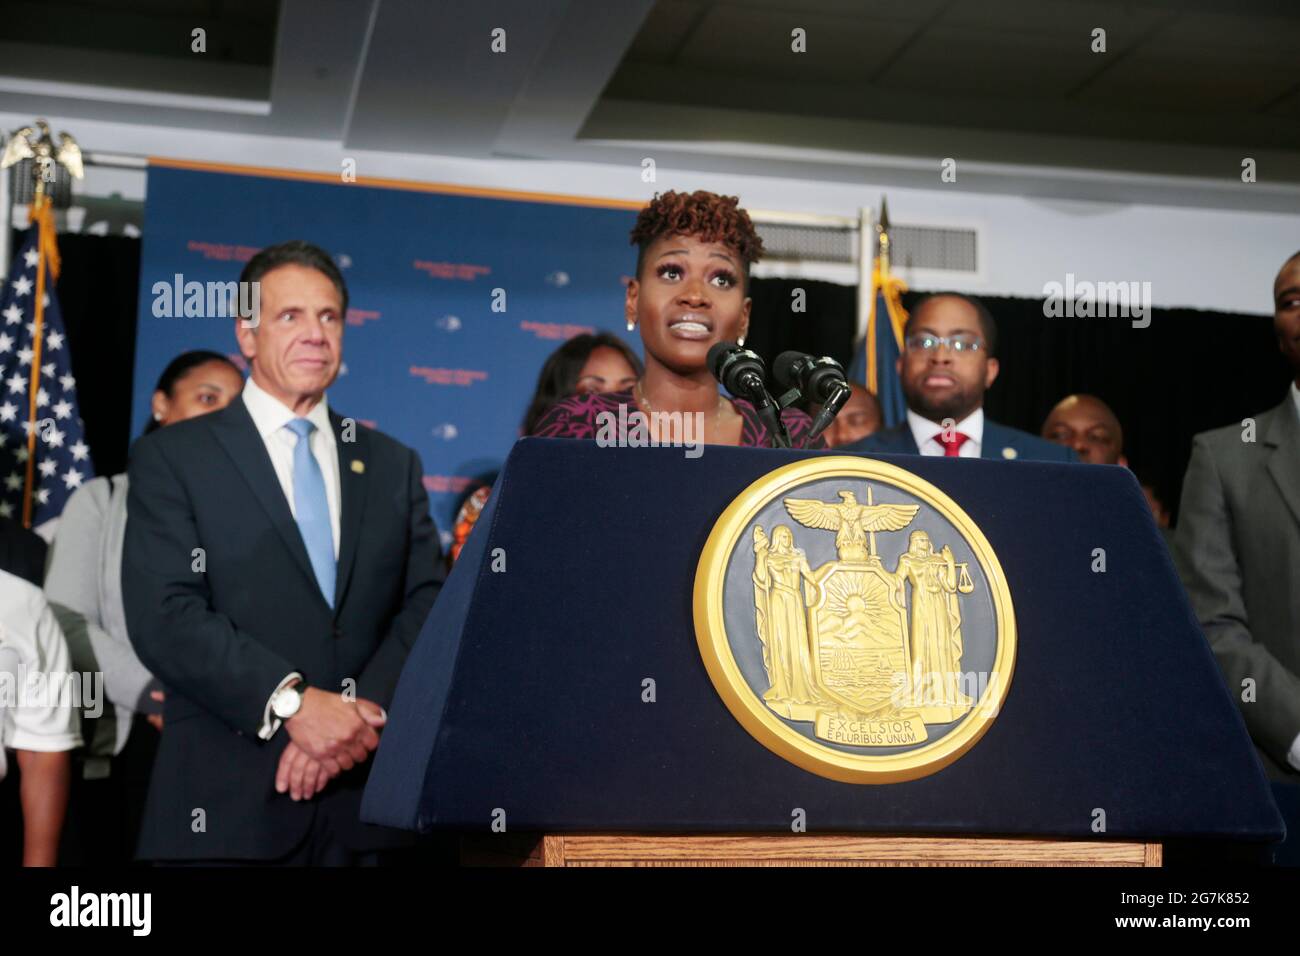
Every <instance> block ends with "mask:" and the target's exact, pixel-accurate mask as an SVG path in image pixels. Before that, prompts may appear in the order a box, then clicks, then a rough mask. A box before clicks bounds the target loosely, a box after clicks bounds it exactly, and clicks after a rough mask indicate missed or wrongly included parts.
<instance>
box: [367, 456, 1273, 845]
mask: <svg viewBox="0 0 1300 956" xmlns="http://www.w3.org/2000/svg"><path fill="white" fill-rule="evenodd" d="M816 454H825V453H821V452H798V451H776V450H767V449H745V448H722V447H712V446H710V447H708V448H707V449H706V450H705V452H704V454H703V455H702V457H700V458H698V459H694V460H692V459H687V458H685V457H684V455H683V453H682V451H681V450H680V449H671V448H642V449H613V448H600V447H598V446H597V445H596V444H595V443H594V442H578V441H568V440H554V439H525V440H523V441H520V442H519V443H518V444H517V445H516V446H515V448H514V450H513V451H512V452H511V455H510V457H509V459H508V461H507V462H506V465H505V467H504V469H503V471H502V472H501V475H500V478H499V480H498V482H497V486H496V488H495V490H494V492H493V495H492V498H491V500H490V502H489V504H488V507H487V509H486V511H485V512H484V514H483V515H482V516H481V518H480V520H479V523H478V525H477V527H476V528H475V530H474V532H473V534H472V535H471V536H470V538H469V541H468V542H467V544H466V547H465V549H464V551H463V553H462V556H461V558H460V560H459V562H458V563H457V564H456V566H455V569H454V570H453V572H452V573H451V575H450V576H449V578H448V580H447V584H446V586H445V587H444V589H443V591H442V594H441V596H440V597H439V599H438V602H437V604H436V606H435V607H434V609H433V611H432V613H431V615H430V617H429V620H428V621H427V622H426V624H425V627H424V630H423V632H422V633H421V635H420V637H419V640H418V642H417V644H416V646H415V647H414V649H413V650H412V652H411V654H410V656H409V658H408V661H407V663H406V668H405V670H404V672H403V674H402V678H401V682H400V684H399V686H398V689H397V694H396V698H395V700H394V702H393V706H392V708H391V710H390V716H389V722H388V726H387V728H386V729H385V730H384V733H383V738H382V742H381V745H380V747H379V750H378V751H377V753H376V756H375V765H374V767H373V770H372V772H371V775H370V780H369V784H368V786H367V789H366V794H365V800H364V803H363V806H362V816H363V818H364V819H366V820H368V821H370V822H373V823H379V824H384V825H387V826H392V827H401V828H406V829H414V830H419V831H426V832H427V831H433V830H444V831H447V830H450V831H460V832H462V833H469V834H482V835H484V836H485V837H491V836H492V835H493V834H496V833H499V832H500V831H501V830H503V829H504V830H505V832H507V833H516V834H517V833H540V834H552V835H559V836H561V837H563V836H564V835H570V836H575V837H576V835H578V834H596V835H603V836H604V837H606V838H612V837H611V835H615V836H616V835H619V834H623V835H633V834H637V835H641V836H642V837H645V836H653V835H659V836H667V835H684V834H691V835H697V836H699V835H705V836H712V837H714V838H721V837H723V836H724V835H725V836H726V837H727V838H733V837H734V838H742V837H745V836H750V835H760V834H766V835H770V839H775V840H780V841H785V843H787V844H789V843H791V841H794V845H795V846H798V845H799V844H798V843H797V841H799V840H805V841H808V840H809V839H810V838H811V837H814V836H816V835H832V834H834V835H839V836H843V835H846V834H848V835H853V834H860V835H868V834H869V835H872V836H873V837H876V838H881V839H885V840H886V842H887V843H888V840H889V839H895V841H896V842H895V843H894V844H888V845H890V846H895V847H897V846H901V845H903V843H905V842H906V841H907V840H914V839H917V838H929V839H934V840H941V841H942V840H946V841H949V844H950V845H951V843H952V841H961V840H974V839H976V838H978V839H983V840H993V841H994V842H995V843H996V842H997V841H999V840H1000V841H1003V842H1001V843H997V845H998V846H1002V847H1005V846H1007V845H1014V843H1015V841H1017V840H1020V841H1026V845H1028V844H1031V843H1034V842H1035V841H1038V842H1043V841H1064V842H1066V843H1069V844H1071V845H1075V846H1079V847H1084V848H1086V847H1101V848H1105V847H1108V846H1116V845H1118V844H1120V843H1127V844H1130V845H1135V846H1139V847H1141V846H1145V847H1146V848H1147V850H1146V855H1145V857H1144V859H1145V861H1146V862H1151V861H1152V859H1153V855H1152V853H1151V849H1150V848H1151V847H1152V846H1156V845H1160V844H1165V843H1169V842H1171V841H1172V842H1188V841H1191V842H1193V843H1201V844H1220V845H1232V846H1244V847H1247V848H1253V849H1256V850H1259V851H1261V852H1263V853H1266V852H1267V848H1268V846H1269V845H1270V844H1273V843H1276V842H1277V841H1278V840H1280V838H1281V836H1282V832H1283V829H1282V822H1281V818H1280V816H1279V815H1278V812H1277V809H1276V807H1275V806H1274V804H1273V801H1272V797H1271V795H1270V792H1269V789H1268V786H1267V784H1266V782H1265V779H1264V776H1263V773H1262V770H1261V767H1260V764H1259V761H1258V759H1257V758H1256V756H1255V753H1254V750H1253V748H1252V746H1251V743H1250V740H1249V738H1248V736H1247V734H1246V730H1245V726H1244V723H1243V721H1242V720H1241V717H1240V715H1239V714H1238V712H1237V709H1236V707H1235V705H1234V703H1233V701H1232V700H1231V699H1230V697H1229V694H1228V692H1227V689H1226V688H1225V686H1224V683H1223V680H1222V678H1221V677H1220V674H1219V671H1218V668H1217V666H1216V664H1215V661H1214V659H1213V657H1212V655H1211V652H1210V649H1209V646H1208V644H1207V643H1206V641H1205V638H1204V636H1203V635H1202V633H1201V631H1200V628H1199V626H1198V624H1197V622H1196V620H1195V618H1194V616H1193V614H1192V611H1191V608H1190V606H1189V604H1188V602H1187V598H1186V596H1185V594H1184V592H1183V589H1182V587H1181V585H1180V584H1179V582H1178V579H1177V577H1176V575H1175V571H1174V567H1173V564H1172V561H1171V560H1170V557H1169V554H1168V551H1167V549H1166V547H1165V545H1164V543H1163V541H1162V540H1161V538H1160V536H1159V533H1158V532H1157V529H1156V528H1155V526H1154V524H1153V523H1152V521H1151V518H1150V514H1149V512H1148V509H1147V506H1146V502H1145V500H1144V498H1143V496H1142V493H1141V491H1140V489H1139V487H1138V485H1137V483H1136V481H1135V480H1134V479H1133V477H1132V475H1131V474H1130V473H1129V472H1128V471H1127V470H1125V469H1122V468H1117V467H1106V466H1090V465H1051V464H1036V463H1032V462H994V461H981V460H971V459H943V458H922V457H911V456H883V455H882V456H879V457H880V458H881V460H884V461H888V462H889V463H891V464H894V465H897V466H899V467H902V468H905V469H908V470H910V471H912V472H913V473H915V474H916V475H918V476H919V477H921V478H922V479H924V480H926V481H928V482H930V483H931V484H933V485H935V486H936V487H938V488H939V489H940V490H942V491H943V492H945V493H946V494H947V495H949V496H950V497H951V498H953V499H954V500H955V501H956V502H957V504H958V505H959V506H960V507H961V508H962V509H963V510H964V511H965V512H966V514H967V515H969V516H970V517H971V519H973V520H974V522H975V523H976V524H977V525H978V526H979V527H980V528H981V530H982V531H983V533H984V535H985V536H986V537H987V538H988V540H989V543H990V544H991V545H992V547H993V550H994V551H995V552H996V554H997V556H998V559H999V561H1000V563H1001V566H1002V569H1003V571H1004V572H1005V576H1006V580H1007V583H1008V586H1009V588H1010V592H1011V595H1012V599H1013V601H1014V606H1015V616H1016V621H1017V628H1018V635H1019V637H1018V649H1017V661H1016V670H1015V677H1014V680H1013V682H1012V684H1011V687H1010V692H1009V694H1008V696H1007V699H1006V701H1005V704H1004V706H1003V709H1002V711H1001V713H1000V714H999V716H998V718H997V720H996V721H995V722H994V723H993V725H992V726H991V728H990V729H989V730H988V732H987V734H986V735H985V736H984V737H983V738H982V739H981V740H980V742H979V743H978V744H977V745H976V746H975V747H974V748H973V749H971V750H970V752H969V753H967V754H966V755H965V756H963V757H962V758H961V759H960V760H958V761H957V762H956V763H954V764H952V765H951V766H948V767H945V768H944V769H942V770H940V771H938V772H936V773H934V774H932V775H930V776H927V777H923V778H921V779H917V780H912V781H908V782H904V783H894V784H850V783H840V782H837V781H834V780H831V779H826V778H824V777H821V776H818V775H815V774H813V773H810V772H808V771H805V770H803V769H800V768H799V767H797V766H794V765H793V764H791V763H788V762H786V761H785V760H784V759H782V758H781V757H779V756H777V755H776V754H774V753H772V752H771V751H769V750H768V749H766V748H765V747H763V746H762V745H761V744H760V743H758V742H757V741H756V740H755V739H754V738H753V737H751V736H750V734H749V733H747V732H746V731H745V729H744V728H742V726H741V725H740V724H739V723H738V722H737V720H736V719H735V718H734V717H733V716H732V715H731V713H730V712H729V711H728V710H727V708H726V706H725V705H724V703H723V701H722V700H721V699H720V698H719V695H718V693H717V692H716V691H715V689H714V686H713V685H712V683H711V682H710V679H709V676H708V674H707V672H706V670H705V667H704V664H703V663H702V661H701V657H700V652H699V648H698V646H697V643H696V635H695V631H694V626H693V619H692V603H691V596H692V587H693V583H694V576H695V571H696V566H697V562H698V560H699V555H700V551H701V548H702V547H703V545H704V542H705V540H706V538H707V537H708V535H709V533H710V530H711V529H712V527H713V525H714V522H715V521H716V520H717V518H718V516H719V515H720V514H721V513H722V511H723V510H724V509H725V508H726V506H727V505H728V504H729V503H730V502H731V501H732V499H733V498H734V497H735V496H736V495H737V494H738V493H739V492H740V491H742V490H743V489H744V488H745V487H747V486H748V485H749V484H750V483H751V482H753V481H754V480H756V479H757V478H759V477H761V476H762V475H764V474H766V473H768V472H770V471H772V470H773V469H775V468H778V467H780V466H783V465H786V464H789V463H790V462H792V461H797V460H799V459H801V458H804V457H807V456H810V455H816ZM1096 548H1104V549H1105V552H1106V555H1107V567H1106V571H1105V573H1096V572H1094V571H1093V569H1092V562H1093V552H1094V549H1096ZM646 678H652V679H653V680H654V682H655V686H656V694H655V700H654V702H652V703H650V702H646V701H645V700H643V695H642V687H643V680H645V679H646ZM1098 809H1100V810H1102V811H1104V819H1105V830H1104V832H1098V831H1097V830H1096V828H1095V827H1096V820H1097V819H1098V816H1097V813H1096V811H1097V810H1098ZM796 810H798V811H802V813H803V815H804V817H803V818H804V819H805V820H806V827H807V832H806V833H805V834H802V835H792V834H791V820H792V813H794V812H795V811H796ZM778 835H779V836H778ZM898 841H902V842H898ZM560 842H562V841H560ZM805 845H807V846H812V845H813V844H812V843H811V842H809V843H806V844H805ZM973 845H974V844H973ZM989 845H992V844H989ZM605 846H606V849H608V839H607V842H606V844H605ZM717 852H719V853H723V855H724V856H725V854H726V853H729V852H738V851H733V850H719V851H717ZM772 852H777V855H778V856H779V852H778V851H772ZM784 852H787V853H789V852H796V853H797V852H798V851H797V850H795V851H790V850H786V851H784ZM963 852H966V851H963ZM979 852H980V851H979V849H978V847H977V849H975V850H971V851H969V854H972V855H976V856H977V855H978V854H979ZM614 856H615V857H617V853H614ZM957 858H961V859H966V858H967V857H962V856H961V855H960V853H958V857H957ZM1080 859H1085V860H1093V861H1097V860H1102V859H1105V857H1104V855H1103V856H1100V857H1097V856H1092V857H1089V856H1084V857H1080ZM1141 861H1142V860H1138V862H1141Z"/></svg>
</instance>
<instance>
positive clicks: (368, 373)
mask: <svg viewBox="0 0 1300 956" xmlns="http://www.w3.org/2000/svg"><path fill="white" fill-rule="evenodd" d="M634 219H635V212H634V211H633V210H631V209H626V208H602V207H594V206H582V205H569V204H563V203H552V202H533V201H522V200H517V199H510V198H494V197H484V196H471V195H455V194H447V193H437V192H429V191H422V190H418V191H417V190H406V189H394V188H382V187H370V186H362V185H358V184H344V183H333V182H319V181H306V180H299V179H285V178H269V177H262V176H254V175H244V174H239V173H218V172H207V171H194V170H188V169H176V168H170V167H166V166H157V165H155V166H151V167H150V170H149V190H148V200H147V202H146V207H145V229H144V247H143V253H142V259H141V270H140V322H139V333H138V336H137V339H136V341H137V346H136V356H135V380H134V381H135V388H134V396H133V402H132V434H133V435H138V434H140V432H141V431H142V430H143V428H144V425H145V423H146V422H147V420H148V415H149V396H150V393H151V391H152V389H153V385H154V383H155V382H156V381H157V379H158V375H159V373H160V372H161V371H162V369H163V367H164V366H165V365H166V364H167V362H168V361H170V360H171V359H172V357H174V356H175V355H177V354H178V353H180V352H183V351H185V350H187V349H195V348H210V349H214V350H216V351H219V352H223V353H226V354H230V355H231V356H232V357H236V356H238V351H239V350H238V346H237V345H236V344H235V336H234V325H233V320H232V319H229V318H225V317H223V316H218V315H215V314H208V315H205V316H203V317H195V316H191V317H176V316H174V315H173V316H171V317H167V316H165V315H164V316H159V315H156V314H155V312H156V311H165V309H164V308H162V306H175V305H177V304H180V303H176V302H174V301H173V297H172V296H171V295H166V296H161V295H160V293H159V292H158V291H156V290H155V284H156V283H166V284H167V286H168V287H169V288H174V287H175V284H176V276H177V275H178V274H179V275H180V276H181V277H182V282H195V281H197V282H201V283H207V282H227V281H234V280H237V279H238V278H239V272H240V270H241V269H242V268H243V265H244V263H245V262H247V261H248V259H249V258H250V257H251V256H252V255H253V253H255V252H256V251H257V250H258V249H260V248H262V247H263V246H267V245H272V244H274V243H277V242H282V241H285V240H287V239H306V240H308V241H310V242H314V243H316V244H318V245H320V246H322V247H324V248H325V249H327V250H328V251H329V252H330V253H332V254H333V255H334V257H335V260H336V261H337V262H338V263H339V266H340V267H341V269H342V271H343V275H344V278H345V279H346V280H347V284H348V291H349V295H350V297H351V300H350V303H349V308H348V319H347V326H346V328H345V332H344V337H343V371H342V373H341V374H340V375H339V378H338V381H337V382H336V383H335V384H334V386H333V387H332V388H331V389H330V391H329V402H330V407H331V408H333V409H335V410H337V411H338V412H339V413H340V414H342V415H345V416H351V417H353V418H355V419H357V420H358V421H362V422H365V423H366V424H370V425H372V426H373V427H375V428H378V429H379V430H380V431H383V432H386V433H387V434H389V435H392V436H394V437H395V438H397V439H398V440H400V441H402V442H404V443H406V444H408V445H410V446H411V447H412V448H414V449H415V450H416V451H417V452H419V454H420V458H421V460H422V461H423V462H424V473H425V487H426V488H428V489H429V498H430V504H431V505H432V508H433V514H434V518H435V520H436V521H437V523H438V529H439V531H440V532H442V535H443V543H444V546H445V545H446V544H447V543H448V542H449V540H450V532H451V524H452V519H453V517H454V508H455V505H456V502H457V501H458V500H459V498H460V497H461V496H462V494H463V490H464V488H465V486H466V484H467V483H468V482H469V481H470V480H471V479H472V478H474V477H475V476H478V475H481V474H483V473H485V472H490V471H494V470H495V469H496V468H498V467H499V466H500V464H501V462H502V461H503V460H504V458H505V455H506V453H507V452H508V451H509V449H510V446H511V445H512V444H513V443H514V441H515V439H516V438H517V437H518V430H519V424H520V420H521V419H522V417H523V414H524V410H525V407H526V405H527V403H528V400H529V399H530V398H531V396H532V391H533V386H534V384H535V383H536V379H537V373H538V371H539V370H540V368H541V365H542V362H543V361H544V360H545V359H546V356H547V355H549V354H550V353H551V352H552V351H553V350H554V349H555V348H556V347H557V346H559V345H560V344H561V343H562V342H563V341H564V340H565V339H567V338H569V337H571V336H572V335H575V334H577V333H579V332H583V331H594V330H601V329H604V330H609V331H616V332H619V333H620V334H623V335H624V336H626V337H627V338H628V340H629V341H630V342H632V343H633V345H634V347H635V348H636V349H637V350H638V352H639V351H640V342H639V340H637V339H635V338H633V337H632V336H627V333H626V331H625V329H626V327H625V325H624V319H623V288H624V281H625V280H626V279H627V278H628V277H630V276H631V274H632V272H633V270H634V268H635V264H636V255H635V249H634V248H633V247H632V246H631V245H630V244H629V242H628V232H629V230H630V229H631V227H632V223H633V221H634ZM494 289H502V290H504V292H505V300H504V302H505V311H504V312H498V311H493V309H492V305H493V290H494ZM162 298H165V300H166V301H165V302H162V303H159V300H160V299H162ZM156 304H158V305H159V307H158V308H155V306H156ZM241 364H242V360H241Z"/></svg>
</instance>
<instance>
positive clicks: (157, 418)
mask: <svg viewBox="0 0 1300 956" xmlns="http://www.w3.org/2000/svg"><path fill="white" fill-rule="evenodd" d="M153 420H154V421H156V422H160V421H162V416H161V415H159V414H158V413H157V412H154V413H153Z"/></svg>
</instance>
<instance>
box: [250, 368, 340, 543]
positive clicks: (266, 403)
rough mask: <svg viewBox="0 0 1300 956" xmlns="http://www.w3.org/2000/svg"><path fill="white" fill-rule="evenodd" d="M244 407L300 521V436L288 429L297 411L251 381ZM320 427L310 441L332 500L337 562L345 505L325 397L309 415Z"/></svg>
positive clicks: (281, 486) (331, 529) (295, 516)
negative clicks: (296, 464) (296, 480)
mask: <svg viewBox="0 0 1300 956" xmlns="http://www.w3.org/2000/svg"><path fill="white" fill-rule="evenodd" d="M243 397H244V405H246V406H247V407H248V414H249V415H251V416H253V424H254V425H256V426H257V433H258V434H259V435H261V436H262V442H263V443H264V444H265V445H266V451H267V454H269V455H270V456H271V465H272V466H273V467H274V468H275V477H277V478H279V479H280V488H281V489H283V491H284V497H285V499H286V500H287V501H288V502H289V510H290V511H291V512H293V516H294V518H295V519H296V518H297V517H298V512H297V509H296V508H295V507H294V503H293V452H294V449H295V448H296V447H297V445H298V436H297V435H295V434H294V433H293V432H291V431H290V430H289V429H288V428H287V427H286V426H287V425H288V424H289V422H291V421H293V420H294V419H295V418H298V417H299V416H298V415H295V414H294V412H293V409H291V408H290V407H289V406H287V405H285V404H283V403H282V402H280V400H279V399H276V398H272V397H271V396H270V395H269V394H267V393H266V392H265V391H264V390H263V389H261V388H259V387H258V385H257V383H256V382H254V381H253V380H252V379H251V378H250V379H249V380H248V381H247V382H245V383H244V393H243ZM301 417H303V418H306V419H307V420H308V421H310V422H311V423H312V424H314V425H315V426H316V430H315V431H313V432H312V433H311V436H310V438H309V439H308V440H309V441H310V442H311V453H312V454H313V455H314V456H315V457H316V463H317V464H318V465H320V470H321V474H322V475H323V476H324V478H325V497H326V498H328V499H329V508H330V531H331V532H332V534H333V536H334V559H335V560H338V556H339V522H340V515H341V514H342V506H341V504H340V500H339V450H338V446H337V445H336V444H335V442H334V427H333V426H332V425H331V424H330V413H329V404H328V402H327V401H326V399H325V397H324V396H321V400H320V401H319V402H317V403H316V405H315V406H314V407H313V408H312V410H311V411H309V412H308V413H307V414H306V415H303V416H301Z"/></svg>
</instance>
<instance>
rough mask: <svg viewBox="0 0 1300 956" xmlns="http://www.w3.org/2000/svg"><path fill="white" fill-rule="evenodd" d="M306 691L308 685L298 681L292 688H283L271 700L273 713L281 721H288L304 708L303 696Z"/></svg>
mask: <svg viewBox="0 0 1300 956" xmlns="http://www.w3.org/2000/svg"><path fill="white" fill-rule="evenodd" d="M306 690H307V684H306V683H305V682H303V681H298V683H296V684H294V685H292V686H290V687H283V688H281V689H280V690H278V691H276V692H275V695H274V696H273V697H272V698H271V713H273V714H274V715H275V716H276V717H278V718H279V719H280V720H288V719H289V718H290V717H292V716H293V715H294V714H296V713H298V710H299V708H301V707H302V695H303V693H304V692H305V691H306Z"/></svg>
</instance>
